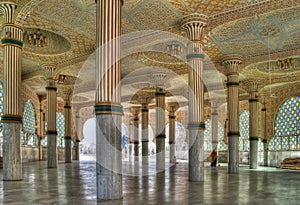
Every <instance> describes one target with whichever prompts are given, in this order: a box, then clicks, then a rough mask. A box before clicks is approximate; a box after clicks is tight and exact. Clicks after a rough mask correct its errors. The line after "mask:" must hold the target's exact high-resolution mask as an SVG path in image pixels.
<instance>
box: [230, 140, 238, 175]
mask: <svg viewBox="0 0 300 205" xmlns="http://www.w3.org/2000/svg"><path fill="white" fill-rule="evenodd" d="M228 156H229V160H228V173H229V174H236V173H239V135H231V136H228Z"/></svg>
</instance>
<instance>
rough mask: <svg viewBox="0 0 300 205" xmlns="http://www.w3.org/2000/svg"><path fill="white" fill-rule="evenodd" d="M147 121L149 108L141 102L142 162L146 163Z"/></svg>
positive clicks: (147, 161) (147, 160)
mask: <svg viewBox="0 0 300 205" xmlns="http://www.w3.org/2000/svg"><path fill="white" fill-rule="evenodd" d="M148 123H149V109H148V104H142V156H143V158H142V163H143V164H148V163H149V159H148V152H149V150H148V149H149V148H148V143H149V137H148Z"/></svg>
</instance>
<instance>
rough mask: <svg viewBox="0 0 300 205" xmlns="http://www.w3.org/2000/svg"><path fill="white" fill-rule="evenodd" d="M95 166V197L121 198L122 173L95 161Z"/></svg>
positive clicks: (102, 198)
mask: <svg viewBox="0 0 300 205" xmlns="http://www.w3.org/2000/svg"><path fill="white" fill-rule="evenodd" d="M96 167H97V199H98V200H100V201H101V200H114V199H122V198H123V196H122V174H119V173H116V172H114V171H112V170H108V169H106V168H105V167H103V166H102V165H100V164H98V163H96Z"/></svg>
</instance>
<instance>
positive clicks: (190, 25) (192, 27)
mask: <svg viewBox="0 0 300 205" xmlns="http://www.w3.org/2000/svg"><path fill="white" fill-rule="evenodd" d="M206 22H207V16H205V15H203V14H199V13H194V14H190V15H187V16H185V17H183V19H182V20H181V27H182V29H184V30H185V31H186V33H187V36H188V38H189V40H190V41H193V42H201V40H202V35H203V28H204V27H206Z"/></svg>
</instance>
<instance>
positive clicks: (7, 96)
mask: <svg viewBox="0 0 300 205" xmlns="http://www.w3.org/2000/svg"><path fill="white" fill-rule="evenodd" d="M16 7H17V5H16V4H14V3H1V2H0V10H1V13H2V14H4V25H3V28H2V32H3V34H4V35H3V37H2V40H1V43H2V45H3V46H4V51H3V52H4V56H3V71H4V73H3V74H4V83H3V85H4V112H3V115H2V118H1V122H2V126H3V180H8V181H15V180H22V157H21V144H20V135H21V134H20V132H21V123H22V117H21V107H20V103H19V102H20V97H21V61H22V46H23V29H22V28H21V27H19V26H17V25H15V24H14V15H15V9H16Z"/></svg>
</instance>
